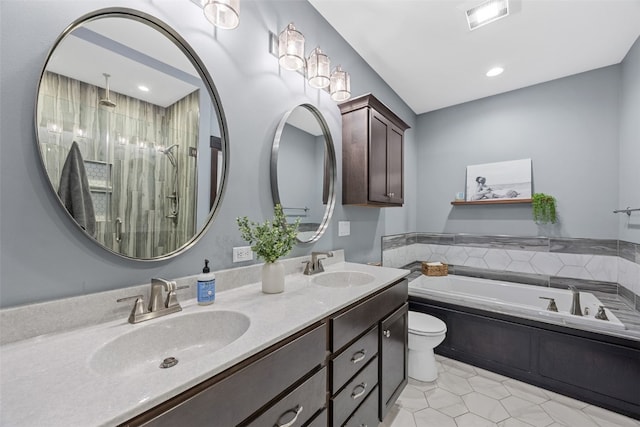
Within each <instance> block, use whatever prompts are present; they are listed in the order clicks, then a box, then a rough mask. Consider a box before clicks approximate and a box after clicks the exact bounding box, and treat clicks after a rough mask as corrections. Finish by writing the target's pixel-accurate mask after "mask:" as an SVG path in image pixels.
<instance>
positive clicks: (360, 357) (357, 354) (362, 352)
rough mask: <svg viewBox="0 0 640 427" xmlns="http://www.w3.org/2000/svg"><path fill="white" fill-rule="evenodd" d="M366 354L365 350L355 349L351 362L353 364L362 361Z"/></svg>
mask: <svg viewBox="0 0 640 427" xmlns="http://www.w3.org/2000/svg"><path fill="white" fill-rule="evenodd" d="M366 354H367V350H365V349H362V350H360V351H356V352H355V353H353V356H352V357H351V362H352V363H353V364H356V363H358V362H362V361H363V360H364V358H365V357H366Z"/></svg>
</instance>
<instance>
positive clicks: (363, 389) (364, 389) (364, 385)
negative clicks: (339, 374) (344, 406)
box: [351, 383, 367, 400]
mask: <svg viewBox="0 0 640 427" xmlns="http://www.w3.org/2000/svg"><path fill="white" fill-rule="evenodd" d="M357 389H360V391H356V390H357ZM366 392H367V383H361V384H358V385H357V386H355V387H354V388H353V392H352V393H351V398H352V399H353V400H356V399H357V398H359V397H362V395H364V394H365V393H366Z"/></svg>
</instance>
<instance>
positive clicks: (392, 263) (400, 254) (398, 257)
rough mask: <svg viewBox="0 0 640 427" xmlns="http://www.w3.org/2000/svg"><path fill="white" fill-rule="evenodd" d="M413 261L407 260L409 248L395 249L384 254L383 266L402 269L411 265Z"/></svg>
mask: <svg viewBox="0 0 640 427" xmlns="http://www.w3.org/2000/svg"><path fill="white" fill-rule="evenodd" d="M411 261H412V260H408V259H407V247H406V246H401V247H395V248H393V249H387V250H385V251H384V252H382V265H384V266H385V267H394V268H400V267H402V266H405V265H407V264H409V263H410V262H411Z"/></svg>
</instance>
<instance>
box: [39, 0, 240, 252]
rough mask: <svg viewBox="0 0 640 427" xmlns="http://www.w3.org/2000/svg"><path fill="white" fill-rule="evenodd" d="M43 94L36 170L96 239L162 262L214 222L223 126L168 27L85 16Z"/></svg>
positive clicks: (138, 19)
mask: <svg viewBox="0 0 640 427" xmlns="http://www.w3.org/2000/svg"><path fill="white" fill-rule="evenodd" d="M37 94H38V95H37V100H36V110H35V128H36V136H37V138H36V144H37V146H38V149H37V151H38V153H39V154H40V156H39V157H40V162H41V164H42V166H43V168H44V170H45V172H46V175H47V177H48V178H49V183H50V184H51V189H52V191H54V192H55V193H56V194H57V195H58V200H59V201H60V204H61V206H62V207H63V208H64V210H65V212H67V214H68V215H69V217H70V218H71V219H72V220H73V221H74V222H75V223H76V224H77V225H78V228H79V229H80V230H82V231H83V232H84V233H85V234H86V235H87V236H89V237H90V238H91V239H92V240H93V241H95V242H96V243H98V244H99V245H101V246H102V247H103V248H105V249H107V250H108V251H110V252H112V253H114V254H116V255H119V256H121V257H124V258H129V259H135V260H142V261H152V260H161V259H167V258H171V257H173V256H175V255H177V254H179V253H181V252H183V251H185V250H187V249H188V248H190V247H192V246H193V245H194V244H195V243H196V241H197V240H198V239H199V238H200V237H201V236H202V235H203V234H204V232H205V231H206V230H207V229H208V227H210V226H211V223H212V222H213V219H214V217H215V214H216V212H217V210H218V208H219V206H220V204H221V201H222V196H223V193H224V189H225V182H226V179H227V170H228V164H229V148H228V132H227V125H226V120H225V117H224V112H223V110H222V105H221V103H220V98H219V96H218V93H217V91H216V88H215V86H214V84H213V80H212V79H211V76H210V75H209V73H208V71H207V69H206V68H205V66H204V64H203V63H202V61H201V60H200V58H199V57H198V56H197V54H196V53H195V52H194V50H193V49H192V48H191V47H190V46H189V45H188V44H187V42H186V41H185V40H184V39H183V38H182V37H181V36H180V35H179V34H178V33H177V32H176V31H174V30H173V29H172V28H171V27H170V26H169V25H167V24H166V23H164V22H163V21H161V20H159V19H157V18H155V17H153V16H151V15H148V14H146V13H144V12H140V11H137V10H133V9H128V8H108V9H102V10H98V11H95V12H92V13H89V14H87V15H85V16H83V17H81V18H79V19H78V20H77V21H75V22H74V23H72V24H71V25H70V26H69V27H68V28H66V29H65V30H64V31H63V32H62V34H61V35H60V36H59V37H58V39H57V40H56V42H55V43H54V45H53V47H52V48H51V50H50V52H49V55H48V56H47V59H46V61H45V64H44V67H43V70H42V73H41V77H40V81H39V83H38V90H37Z"/></svg>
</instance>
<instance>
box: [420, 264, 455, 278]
mask: <svg viewBox="0 0 640 427" xmlns="http://www.w3.org/2000/svg"><path fill="white" fill-rule="evenodd" d="M448 272H449V266H448V265H447V264H445V263H442V265H428V264H427V262H426V261H423V262H422V274H426V275H427V276H446V275H447V274H448Z"/></svg>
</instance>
